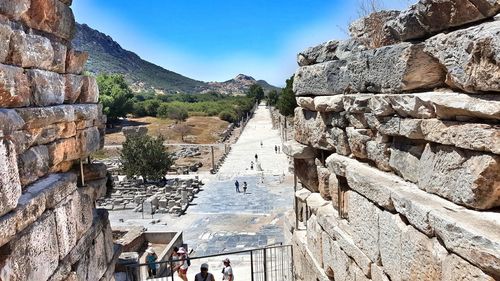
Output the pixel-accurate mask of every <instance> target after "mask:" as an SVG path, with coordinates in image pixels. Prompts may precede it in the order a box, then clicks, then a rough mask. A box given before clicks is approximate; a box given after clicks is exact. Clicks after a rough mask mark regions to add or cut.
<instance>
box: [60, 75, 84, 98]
mask: <svg viewBox="0 0 500 281" xmlns="http://www.w3.org/2000/svg"><path fill="white" fill-rule="evenodd" d="M64 77H65V82H66V84H65V87H64V89H65V91H64V102H66V103H75V102H76V100H77V99H78V97H79V96H80V94H81V93H82V88H83V76H81V75H74V74H67V75H65V76H64Z"/></svg>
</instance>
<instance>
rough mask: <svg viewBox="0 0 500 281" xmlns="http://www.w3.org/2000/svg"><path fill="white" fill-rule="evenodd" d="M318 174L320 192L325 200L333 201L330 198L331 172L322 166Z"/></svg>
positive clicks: (318, 168)
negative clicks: (329, 181)
mask: <svg viewBox="0 0 500 281" xmlns="http://www.w3.org/2000/svg"><path fill="white" fill-rule="evenodd" d="M317 173H318V191H319V193H320V194H321V196H322V197H323V198H325V200H331V197H330V187H329V186H330V185H329V183H328V179H329V177H330V171H329V170H328V169H327V168H325V167H322V166H317Z"/></svg>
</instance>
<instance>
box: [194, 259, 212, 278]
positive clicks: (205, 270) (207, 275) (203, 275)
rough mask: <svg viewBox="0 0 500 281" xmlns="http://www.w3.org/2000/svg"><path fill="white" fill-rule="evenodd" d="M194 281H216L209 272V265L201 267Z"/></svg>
mask: <svg viewBox="0 0 500 281" xmlns="http://www.w3.org/2000/svg"><path fill="white" fill-rule="evenodd" d="M194 281H215V278H214V275H213V274H212V273H210V272H208V264H206V263H204V264H202V265H201V267H200V273H198V274H196V276H195V277H194Z"/></svg>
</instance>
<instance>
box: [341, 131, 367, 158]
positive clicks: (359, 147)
mask: <svg viewBox="0 0 500 281" xmlns="http://www.w3.org/2000/svg"><path fill="white" fill-rule="evenodd" d="M346 133H347V140H348V141H349V147H350V148H351V153H352V154H353V155H354V156H355V157H358V158H362V159H366V158H368V155H367V152H366V143H367V142H368V141H370V140H371V139H372V138H373V132H372V131H371V130H367V129H355V128H352V127H347V128H346Z"/></svg>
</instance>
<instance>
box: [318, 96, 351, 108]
mask: <svg viewBox="0 0 500 281" xmlns="http://www.w3.org/2000/svg"><path fill="white" fill-rule="evenodd" d="M314 110H316V111H320V112H330V111H332V112H340V111H343V110H344V101H343V96H323V97H315V98H314Z"/></svg>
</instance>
